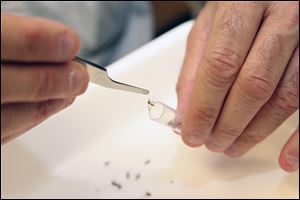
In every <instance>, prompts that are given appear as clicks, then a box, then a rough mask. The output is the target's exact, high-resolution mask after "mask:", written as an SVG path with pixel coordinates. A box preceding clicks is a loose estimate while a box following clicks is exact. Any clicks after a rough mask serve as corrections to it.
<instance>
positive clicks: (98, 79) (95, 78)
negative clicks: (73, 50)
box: [75, 57, 149, 95]
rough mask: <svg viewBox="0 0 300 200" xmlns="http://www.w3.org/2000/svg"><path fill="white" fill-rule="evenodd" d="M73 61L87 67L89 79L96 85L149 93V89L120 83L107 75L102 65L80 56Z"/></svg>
mask: <svg viewBox="0 0 300 200" xmlns="http://www.w3.org/2000/svg"><path fill="white" fill-rule="evenodd" d="M75 61H77V62H79V63H81V64H83V65H85V66H86V67H87V71H88V74H89V77H90V81H91V82H92V83H96V84H98V85H101V86H103V87H106V88H111V89H117V90H123V91H128V92H135V93H138V94H144V95H147V94H149V91H148V90H146V89H143V88H138V87H135V86H132V85H127V84H125V83H120V82H117V81H114V80H112V79H111V78H110V77H109V75H108V73H107V70H106V69H105V68H104V67H101V66H99V65H97V64H94V63H92V62H90V61H87V60H85V59H83V58H80V57H76V58H75Z"/></svg>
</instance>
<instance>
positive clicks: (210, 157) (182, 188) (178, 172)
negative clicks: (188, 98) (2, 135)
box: [1, 22, 299, 198]
mask: <svg viewBox="0 0 300 200" xmlns="http://www.w3.org/2000/svg"><path fill="white" fill-rule="evenodd" d="M191 25H192V22H188V23H185V24H183V25H181V26H179V27H177V28H175V29H174V30H172V31H170V32H169V33H167V34H165V35H163V36H161V37H159V38H158V39H156V40H154V41H153V42H151V43H149V44H147V45H145V46H144V47H142V48H140V49H138V50H137V51H135V52H133V53H131V54H130V55H128V56H126V57H125V58H123V59H121V60H120V61H118V62H116V63H114V64H112V65H111V66H110V68H109V69H110V70H109V73H110V74H111V75H112V77H113V78H114V79H116V80H118V81H124V82H127V83H129V84H133V85H136V86H139V87H144V88H147V89H149V90H150V91H151V92H152V94H153V95H154V97H155V98H156V99H158V100H161V101H163V102H165V103H167V104H169V105H171V106H175V105H176V93H175V84H176V81H177V77H178V74H179V71H180V67H181V64H182V59H183V55H184V51H185V42H186V38H187V34H188V32H189V30H190V28H191ZM147 100H148V97H147V96H142V95H137V94H132V93H127V92H121V91H116V90H109V89H105V88H103V87H100V86H96V85H93V84H90V85H89V88H88V91H87V92H86V93H85V94H84V95H83V96H81V97H80V98H78V99H77V100H76V102H75V103H74V104H73V105H72V106H71V107H69V108H68V109H66V110H65V111H63V112H60V113H59V114H57V115H55V116H53V117H51V118H50V119H49V120H47V121H46V122H45V123H43V124H41V125H40V126H38V127H36V128H34V129H32V130H31V131H29V132H28V133H26V134H25V135H23V136H21V137H19V138H18V139H16V140H14V141H13V142H11V143H9V144H7V145H5V146H4V147H1V196H2V198H3V197H4V198H19V197H22V198H118V197H120V198H121V197H122V198H142V197H144V195H145V194H146V192H147V191H148V192H149V193H151V198H158V197H159V198H256V197H257V198H299V189H298V188H299V173H298V172H296V173H294V174H287V173H285V172H283V171H282V170H281V169H280V168H279V165H278V161H277V160H278V155H279V152H280V149H281V147H282V146H283V144H284V143H285V141H286V139H287V138H288V137H289V135H290V133H291V132H292V131H293V130H294V129H295V128H296V126H297V121H298V113H297V114H295V115H294V116H292V118H291V119H290V120H289V121H288V122H286V123H285V124H284V125H282V126H281V127H280V129H278V130H277V132H278V133H275V134H273V135H272V136H271V137H270V138H268V139H267V140H266V141H265V142H263V143H262V144H260V145H259V146H257V147H256V148H255V149H253V150H252V151H251V152H250V153H249V154H247V155H246V156H244V157H242V158H239V159H230V158H227V157H225V156H224V155H221V154H215V153H211V152H209V151H208V150H206V149H205V148H199V149H191V148H189V147H186V146H185V145H183V143H182V142H181V139H180V138H179V136H177V135H175V134H174V133H173V132H172V131H171V130H170V129H168V128H167V127H164V126H161V125H159V124H156V123H155V122H152V121H151V120H150V119H149V118H148V113H147ZM148 159H150V160H151V162H150V163H149V164H148V165H145V164H144V162H145V161H146V160H148ZM106 161H109V162H110V164H109V165H108V166H105V164H104V163H105V162H106ZM127 172H129V173H130V178H129V179H127V178H126V173H127ZM138 173H139V174H140V178H139V179H138V180H135V176H136V175H137V174H138ZM112 180H115V181H117V182H120V183H121V184H122V189H121V190H118V189H117V188H116V187H114V186H112V185H111V181H112ZM147 198H148V197H147Z"/></svg>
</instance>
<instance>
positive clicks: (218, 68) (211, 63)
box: [204, 47, 241, 84]
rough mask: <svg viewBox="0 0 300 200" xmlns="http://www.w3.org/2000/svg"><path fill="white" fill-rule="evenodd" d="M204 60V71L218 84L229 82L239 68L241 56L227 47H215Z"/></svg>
mask: <svg viewBox="0 0 300 200" xmlns="http://www.w3.org/2000/svg"><path fill="white" fill-rule="evenodd" d="M204 58H205V60H206V62H207V63H208V65H207V67H206V71H207V72H208V73H209V74H210V75H212V77H214V79H215V81H218V82H220V84H224V83H228V82H231V81H232V79H233V78H234V77H235V75H236V74H237V72H238V71H239V68H240V63H241V56H240V55H239V54H238V53H236V52H235V51H233V50H231V49H230V48H227V47H216V48H214V49H213V50H212V51H211V52H208V55H207V56H205V57H204Z"/></svg>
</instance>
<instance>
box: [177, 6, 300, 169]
mask: <svg viewBox="0 0 300 200" xmlns="http://www.w3.org/2000/svg"><path fill="white" fill-rule="evenodd" d="M298 45H299V2H209V3H207V5H206V6H205V7H204V9H203V10H202V11H201V13H200V14H199V16H198V18H197V20H196V22H195V24H194V26H193V28H192V31H191V32H190V35H189V38H188V43H187V52H186V55H185V60H184V65H183V68H182V71H181V74H180V77H179V81H178V84H177V94H178V111H179V113H181V114H182V116H183V119H182V137H183V141H184V142H185V143H186V144H187V145H189V146H192V147H198V146H201V145H203V144H205V146H206V147H207V148H208V149H209V150H211V151H214V152H224V153H225V154H226V155H228V156H232V157H238V156H241V155H243V154H244V153H246V152H247V151H248V150H249V149H251V148H252V147H253V146H255V145H256V144H257V143H259V142H261V141H262V140H264V139H265V138H266V137H267V136H268V135H270V134H271V133H272V132H273V131H274V130H275V129H276V128H277V127H279V125H280V124H281V123H282V122H284V121H285V120H286V119H287V118H288V117H289V116H290V115H291V114H292V113H294V112H295V111H296V110H297V109H298V108H299V47H298ZM279 163H280V165H281V167H282V168H283V169H284V170H286V171H288V172H292V171H295V170H297V169H298V165H299V131H298V130H297V131H295V132H294V133H293V135H292V136H291V137H290V139H289V140H288V142H287V143H286V144H285V145H284V147H283V149H282V152H281V155H280V158H279Z"/></svg>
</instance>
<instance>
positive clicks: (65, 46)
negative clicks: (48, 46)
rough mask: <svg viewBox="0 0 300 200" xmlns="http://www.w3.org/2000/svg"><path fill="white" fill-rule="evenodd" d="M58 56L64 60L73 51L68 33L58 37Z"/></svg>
mask: <svg viewBox="0 0 300 200" xmlns="http://www.w3.org/2000/svg"><path fill="white" fill-rule="evenodd" d="M59 42H60V56H61V58H62V59H66V58H68V57H69V56H70V54H71V51H72V49H73V38H72V36H71V35H70V34H69V33H64V34H62V35H61V36H60V39H59Z"/></svg>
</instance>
